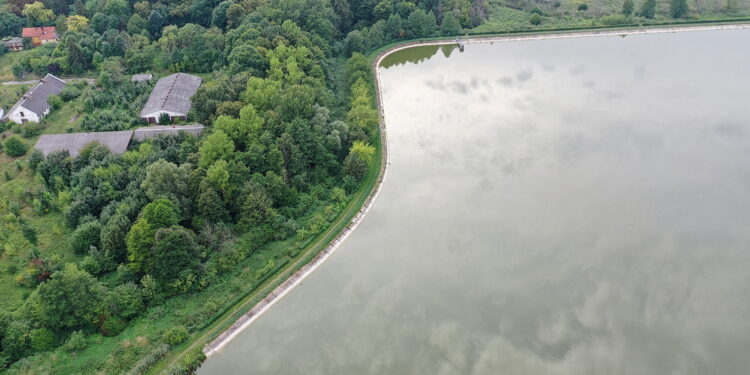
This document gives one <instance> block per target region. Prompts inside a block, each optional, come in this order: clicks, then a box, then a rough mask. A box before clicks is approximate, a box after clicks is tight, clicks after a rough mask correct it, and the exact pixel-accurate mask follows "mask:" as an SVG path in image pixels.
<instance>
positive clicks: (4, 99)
mask: <svg viewBox="0 0 750 375" xmlns="http://www.w3.org/2000/svg"><path fill="white" fill-rule="evenodd" d="M29 87H31V86H30V85H7V86H6V85H0V108H3V109H5V110H6V111H7V110H9V109H10V107H12V106H13V104H15V103H16V102H17V101H18V99H21V96H23V94H24V93H25V92H26V90H28V89H29Z"/></svg>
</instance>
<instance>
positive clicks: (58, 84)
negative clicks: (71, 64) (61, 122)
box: [3, 74, 65, 124]
mask: <svg viewBox="0 0 750 375" xmlns="http://www.w3.org/2000/svg"><path fill="white" fill-rule="evenodd" d="M63 87H65V81H63V80H61V79H60V78H57V77H55V76H53V75H52V74H47V76H45V77H44V78H42V79H41V80H40V81H39V83H37V84H36V85H34V86H33V87H31V88H30V89H29V91H27V92H26V93H25V94H23V97H22V98H21V100H19V101H18V102H17V103H16V104H14V105H13V107H11V108H10V109H9V110H8V113H7V114H6V115H5V117H3V120H10V121H13V122H15V123H16V124H23V123H26V122H39V121H40V120H41V119H42V117H44V116H46V115H47V114H48V113H49V111H50V106H49V103H47V99H49V97H50V95H57V94H59V93H60V91H62V89H63Z"/></svg>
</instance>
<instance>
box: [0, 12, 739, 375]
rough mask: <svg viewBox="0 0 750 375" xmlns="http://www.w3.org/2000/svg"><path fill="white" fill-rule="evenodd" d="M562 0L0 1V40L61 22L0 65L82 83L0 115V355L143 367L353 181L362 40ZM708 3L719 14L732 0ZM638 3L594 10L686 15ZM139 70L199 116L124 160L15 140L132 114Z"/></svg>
mask: <svg viewBox="0 0 750 375" xmlns="http://www.w3.org/2000/svg"><path fill="white" fill-rule="evenodd" d="M594 3H596V2H594ZM571 4H572V3H571V2H568V1H565V2H563V4H562V6H561V4H560V2H549V1H545V2H534V1H516V0H513V1H499V2H498V1H494V2H491V3H490V4H485V2H484V1H483V0H424V1H416V2H412V1H399V0H379V1H378V0H330V1H329V0H236V1H234V0H224V1H219V0H159V1H150V0H142V1H137V0H75V1H70V0H43V1H35V0H0V37H7V36H19V35H20V33H21V29H22V27H30V26H55V27H56V28H57V32H58V34H59V35H60V38H59V41H58V42H57V43H49V44H44V45H42V46H39V47H36V48H31V45H30V41H29V40H25V41H24V43H25V46H26V47H27V48H26V49H25V50H24V51H22V52H12V53H11V52H8V51H7V50H5V48H4V47H2V46H0V56H2V58H3V59H5V60H2V61H3V62H4V63H5V65H6V66H4V67H0V75H2V74H3V70H2V69H6V68H7V69H9V71H10V72H9V74H11V73H12V76H13V77H14V78H16V79H33V78H36V77H40V76H43V75H45V74H47V73H52V74H56V75H62V76H66V77H86V78H90V79H91V81H93V83H91V82H87V81H85V80H81V81H76V82H71V83H69V84H68V85H67V86H66V87H65V89H64V90H63V91H62V92H61V93H60V95H57V96H54V97H53V98H51V99H50V104H51V105H52V108H53V114H54V113H55V111H57V113H62V114H64V115H65V116H69V117H71V118H70V120H68V119H67V117H64V118H63V117H59V118H55V117H53V116H50V118H45V119H44V120H43V121H42V122H41V123H39V124H35V123H27V124H23V125H12V126H11V124H0V132H2V142H0V145H2V151H3V154H2V155H0V166H2V172H3V176H0V178H2V179H4V181H5V182H3V183H2V184H1V185H0V193H1V194H0V223H1V224H0V252H2V254H0V266H2V269H0V273H2V276H0V282H1V283H3V284H6V285H5V286H3V287H2V288H4V289H3V291H2V292H3V293H4V295H6V296H7V298H6V300H5V301H3V302H2V303H0V367H2V368H4V369H5V371H9V372H11V373H30V374H31V373H33V374H39V373H76V374H78V373H122V372H127V373H132V374H140V373H144V372H146V371H147V369H149V368H150V367H152V366H154V365H155V364H157V365H158V363H159V361H160V360H161V359H163V358H164V357H165V356H167V355H168V353H169V352H170V350H172V349H173V348H176V347H178V346H179V345H181V344H182V343H184V342H185V341H186V340H187V341H189V340H188V339H189V337H190V335H192V334H194V333H195V332H198V331H200V330H201V329H202V328H204V327H205V326H206V324H208V323H210V322H211V320H212V319H214V318H215V317H216V316H219V315H220V314H222V313H223V312H224V311H225V310H224V309H225V307H226V304H227V303H229V302H231V301H232V298H234V296H235V295H239V294H242V293H247V292H248V291H249V290H252V289H253V288H255V287H256V286H258V285H260V283H261V282H263V280H265V279H266V278H267V277H268V275H271V274H273V273H274V272H277V271H278V270H280V269H281V268H282V267H283V266H284V265H285V264H286V262H289V260H290V259H294V258H295V257H296V256H298V254H299V253H300V251H301V250H302V249H303V248H304V247H305V246H306V244H307V243H308V242H309V241H310V239H311V238H313V237H315V236H316V235H318V234H319V233H321V232H322V231H323V230H324V229H325V228H327V227H329V226H330V225H331V223H332V222H333V221H334V220H335V219H336V218H337V217H338V216H339V215H340V214H341V212H342V211H343V210H344V207H345V206H346V205H347V204H349V203H351V200H352V196H353V194H354V193H355V192H357V191H361V190H363V189H366V188H367V187H366V186H364V185H366V184H365V180H366V176H367V175H368V173H370V172H371V171H372V170H373V168H375V170H377V167H376V166H374V163H376V162H377V159H378V155H377V152H378V149H377V146H378V142H379V138H378V137H379V135H378V122H379V115H378V112H377V110H376V108H375V103H374V99H373V98H374V92H373V89H374V88H373V82H372V76H371V67H370V61H369V59H368V58H366V57H365V56H364V55H363V54H366V53H368V52H369V51H372V50H373V49H374V48H377V47H379V46H382V45H384V44H387V43H390V42H394V41H398V40H406V39H412V38H422V37H432V36H440V35H442V36H453V35H458V34H460V33H462V32H464V31H466V30H469V29H473V28H476V27H477V26H480V25H488V24H490V25H493V24H494V25H495V27H497V29H498V30H501V29H502V27H501V26H503V25H505V24H503V23H502V22H506V20H511V19H512V18H509V17H506V18H502V17H504V16H502V15H503V14H506V13H507V12H509V9H511V10H513V11H518V12H522V13H523V17H522V22H523V24H524V26H523V27H524V28H527V27H533V26H534V25H539V24H542V23H546V22H552V20H553V19H554V20H557V21H556V22H563V21H561V20H564V18H565V17H568V16H570V17H573V19H575V20H579V19H581V17H583V16H582V15H583V14H585V12H586V11H587V10H588V5H587V3H585V2H577V3H575V4H572V5H571ZM726 4H727V5H726V8H722V9H719V10H718V11H721V12H729V13H731V12H735V11H741V10H743V9H744V10H746V8H743V7H742V5H738V4H735V3H734V2H732V1H731V0H729V1H726ZM592 5H596V4H592ZM498 7H499V8H498ZM571 7H572V8H571ZM656 7H657V3H656V2H655V1H654V0H645V1H643V2H639V3H638V4H635V3H633V1H632V0H625V1H624V3H621V2H618V3H617V4H616V5H615V6H614V8H613V9H614V10H612V11H611V12H609V13H607V12H604V13H601V14H597V15H595V16H594V17H595V18H603V17H617V20H620V21H621V18H622V19H625V20H630V18H629V17H637V18H639V19H651V18H654V16H655V15H658V14H657V13H658V12H661V13H662V14H663V16H665V17H672V18H682V17H687V16H689V15H690V13H691V12H693V14H697V13H699V10H698V9H695V7H692V9H691V7H688V5H687V2H686V1H685V0H671V2H670V4H669V5H667V6H664V4H662V6H661V7H660V8H659V9H660V10H658V12H657V8H656ZM498 9H499V10H498ZM558 9H560V10H559V11H558ZM597 9H598V8H596V7H594V9H593V10H595V11H596V10H597ZM503 12H506V13H503ZM514 14H515V13H514ZM498 15H500V16H498ZM571 15H572V16H571ZM498 17H500V18H498ZM623 17H625V18H623ZM583 18H585V17H583ZM488 20H489V21H488ZM617 20H615V21H617ZM620 21H617V22H620ZM493 22H494V23H493ZM571 22H572V21H571ZM576 22H577V21H576ZM498 25H500V26H498ZM562 25H566V24H565V23H562ZM503 27H504V26H503ZM514 27H515V26H514ZM11 55H12V57H11ZM143 72H152V73H156V74H157V75H166V74H169V73H171V72H187V73H193V74H199V75H201V76H202V77H203V78H204V83H203V85H202V86H201V87H200V88H199V89H198V92H197V93H196V94H195V95H194V97H193V98H192V102H193V105H192V110H191V113H190V115H189V121H191V122H198V123H201V124H205V125H206V126H207V129H208V130H207V131H206V132H204V133H203V134H202V135H201V136H200V137H196V136H193V135H187V134H182V135H180V136H172V137H166V136H162V137H158V138H154V139H149V140H146V141H144V142H142V143H139V144H133V145H131V146H130V147H129V149H128V151H127V152H125V153H124V154H122V155H114V154H112V153H110V151H109V150H108V149H107V148H106V147H103V146H101V145H96V144H92V145H89V146H87V147H86V148H85V149H84V150H83V151H82V152H81V154H80V155H79V156H77V157H75V158H74V157H71V156H70V155H69V154H67V153H65V152H55V153H52V154H50V155H48V156H47V157H44V156H43V155H42V154H41V153H39V152H38V151H33V150H31V147H30V145H31V143H32V142H33V140H34V139H35V137H37V136H39V135H40V134H42V133H51V132H55V131H58V132H60V131H76V130H80V131H111V130H124V129H133V128H136V127H138V126H145V125H147V124H146V123H144V122H143V121H142V120H141V119H140V118H139V117H138V111H139V110H140V108H141V107H142V106H143V104H144V102H145V101H146V98H147V97H148V94H149V92H150V90H151V88H152V87H153V83H133V82H130V80H129V76H130V75H131V74H136V73H143ZM23 89H25V87H19V89H5V88H3V90H6V91H4V92H3V96H11V97H16V98H17V97H19V96H20V95H21V94H22V93H23ZM0 100H5V98H2V99H0ZM0 104H10V103H5V102H2V101H0ZM59 116H63V115H59ZM207 322H208V323H207ZM202 359H203V357H202V353H200V352H195V353H191V354H190V355H188V356H186V357H185V358H183V359H181V360H179V361H177V362H176V363H170V364H169V365H168V366H167V367H166V368H162V369H160V370H163V371H164V372H169V373H189V372H191V371H193V370H195V369H196V368H197V366H199V365H200V363H201V361H202Z"/></svg>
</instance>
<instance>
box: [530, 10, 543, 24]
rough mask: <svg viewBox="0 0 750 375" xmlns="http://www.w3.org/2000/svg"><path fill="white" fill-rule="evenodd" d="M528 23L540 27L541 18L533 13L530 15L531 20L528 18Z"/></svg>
mask: <svg viewBox="0 0 750 375" xmlns="http://www.w3.org/2000/svg"><path fill="white" fill-rule="evenodd" d="M529 22H531V24H532V25H534V26H536V25H540V24H541V23H542V16H540V15H538V14H536V13H534V14H532V15H531V18H529Z"/></svg>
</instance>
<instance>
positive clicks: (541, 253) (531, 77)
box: [200, 30, 750, 375]
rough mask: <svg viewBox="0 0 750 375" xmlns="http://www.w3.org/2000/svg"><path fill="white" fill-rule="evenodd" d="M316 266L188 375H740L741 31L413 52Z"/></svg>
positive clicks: (746, 145)
mask: <svg viewBox="0 0 750 375" xmlns="http://www.w3.org/2000/svg"><path fill="white" fill-rule="evenodd" d="M384 64H385V65H386V66H387V67H386V66H384V67H381V68H380V75H381V80H382V81H381V82H382V88H383V99H384V109H385V119H386V127H387V132H388V142H389V151H390V165H389V166H388V168H389V169H388V176H387V179H386V181H385V184H384V185H383V188H382V191H381V194H380V196H379V198H378V200H377V201H376V203H375V205H374V206H373V208H372V210H371V212H370V214H369V215H368V216H367V217H366V218H365V219H364V221H363V222H362V223H361V225H360V226H359V227H358V228H357V230H356V231H355V232H354V233H353V234H352V235H351V236H350V237H349V238H348V239H347V241H346V242H345V243H344V244H343V245H342V247H341V248H340V249H339V250H338V251H337V253H336V254H335V255H334V256H333V257H331V259H330V260H328V261H327V262H326V263H325V264H323V266H322V267H321V268H320V269H319V270H318V271H316V272H315V273H314V274H312V275H311V276H310V277H309V278H308V279H307V280H306V281H305V282H304V284H302V285H301V286H300V287H298V288H296V289H295V290H293V291H292V292H291V293H290V294H289V295H288V296H287V297H285V298H284V299H282V300H281V301H280V302H279V303H278V304H277V305H275V306H274V307H273V308H272V309H271V310H270V311H269V312H268V313H267V314H265V315H263V316H262V317H261V318H260V319H259V320H258V321H257V322H256V323H255V324H253V325H252V326H251V327H250V328H249V329H247V330H245V331H243V332H242V333H241V334H240V335H239V336H238V337H237V338H236V339H235V340H234V341H232V342H231V343H230V344H229V345H228V346H227V347H226V348H224V349H223V350H222V351H221V352H220V353H219V354H217V355H216V356H214V357H212V358H210V359H209V360H208V361H206V363H205V364H204V366H203V367H202V368H201V370H200V374H204V375H207V374H326V375H328V374H566V375H574V374H575V375H581V374H584V375H586V374H590V375H599V374H659V375H661V374H723V375H730V374H747V373H748V371H749V369H750V355H748V350H750V31H748V30H737V31H709V32H685V33H675V34H658V35H629V36H627V37H620V36H608V37H590V38H576V39H563V40H541V41H519V42H508V43H496V44H494V45H491V44H468V45H467V46H466V49H465V51H464V52H463V53H460V52H459V51H458V50H457V49H451V48H447V47H443V48H437V47H422V48H421V49H413V50H406V51H402V52H398V53H396V54H394V55H391V56H390V57H388V58H387V59H386V61H384Z"/></svg>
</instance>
